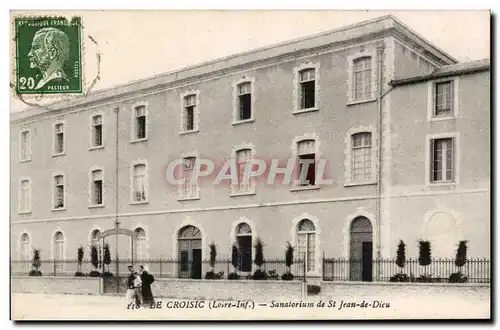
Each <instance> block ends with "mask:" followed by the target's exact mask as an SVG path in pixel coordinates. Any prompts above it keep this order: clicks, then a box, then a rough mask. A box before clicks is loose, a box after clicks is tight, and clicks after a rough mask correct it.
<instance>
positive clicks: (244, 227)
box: [236, 222, 252, 272]
mask: <svg viewBox="0 0 500 330" xmlns="http://www.w3.org/2000/svg"><path fill="white" fill-rule="evenodd" d="M236 242H237V244H238V253H239V258H238V261H239V265H238V269H239V270H240V271H242V272H250V271H252V229H251V228H250V226H249V225H248V224H247V223H244V222H242V223H240V224H239V225H238V227H237V228H236Z"/></svg>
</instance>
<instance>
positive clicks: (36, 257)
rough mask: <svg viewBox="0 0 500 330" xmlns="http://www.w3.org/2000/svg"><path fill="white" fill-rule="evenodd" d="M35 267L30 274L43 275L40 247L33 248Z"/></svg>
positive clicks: (33, 264)
mask: <svg viewBox="0 0 500 330" xmlns="http://www.w3.org/2000/svg"><path fill="white" fill-rule="evenodd" d="M32 266H33V269H32V270H31V271H30V273H29V275H30V276H42V272H41V271H40V267H41V266H42V260H41V258H40V249H34V250H33V261H32Z"/></svg>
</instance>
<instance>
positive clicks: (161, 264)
mask: <svg viewBox="0 0 500 330" xmlns="http://www.w3.org/2000/svg"><path fill="white" fill-rule="evenodd" d="M159 262H160V276H159V277H160V278H161V271H162V269H161V268H162V266H163V260H162V259H161V258H160V259H159Z"/></svg>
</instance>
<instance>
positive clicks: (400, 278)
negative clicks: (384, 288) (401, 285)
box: [389, 273, 410, 282]
mask: <svg viewBox="0 0 500 330" xmlns="http://www.w3.org/2000/svg"><path fill="white" fill-rule="evenodd" d="M389 281H390V282H410V278H409V277H408V275H406V274H402V273H398V274H395V275H393V276H392V277H391V278H390V280H389Z"/></svg>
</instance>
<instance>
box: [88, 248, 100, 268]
mask: <svg viewBox="0 0 500 330" xmlns="http://www.w3.org/2000/svg"><path fill="white" fill-rule="evenodd" d="M90 263H91V264H92V266H94V271H97V267H99V254H98V252H97V246H95V245H92V246H91V247H90Z"/></svg>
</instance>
